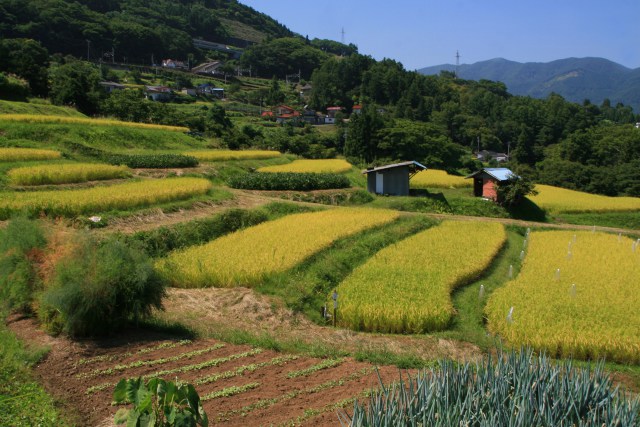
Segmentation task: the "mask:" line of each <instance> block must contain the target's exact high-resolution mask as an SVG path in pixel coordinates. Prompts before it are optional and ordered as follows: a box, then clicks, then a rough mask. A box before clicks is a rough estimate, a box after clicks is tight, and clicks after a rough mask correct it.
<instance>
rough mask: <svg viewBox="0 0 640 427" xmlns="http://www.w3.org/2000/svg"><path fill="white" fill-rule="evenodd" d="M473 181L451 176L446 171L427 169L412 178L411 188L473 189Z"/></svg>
mask: <svg viewBox="0 0 640 427" xmlns="http://www.w3.org/2000/svg"><path fill="white" fill-rule="evenodd" d="M472 186H473V181H472V180H469V179H464V177H463V176H455V175H449V174H448V173H447V172H446V171H443V170H437V169H427V170H423V171H421V172H418V173H417V174H416V175H415V176H414V177H413V178H411V188H421V189H426V188H467V187H469V188H470V187H472Z"/></svg>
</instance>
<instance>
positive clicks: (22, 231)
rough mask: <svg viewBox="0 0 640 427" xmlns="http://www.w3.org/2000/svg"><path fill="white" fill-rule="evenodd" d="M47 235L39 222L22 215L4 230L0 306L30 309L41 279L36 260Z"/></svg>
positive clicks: (1, 234)
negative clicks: (35, 266)
mask: <svg viewBox="0 0 640 427" xmlns="http://www.w3.org/2000/svg"><path fill="white" fill-rule="evenodd" d="M45 245H46V238H45V235H44V232H43V230H42V228H41V227H40V225H39V224H38V223H37V222H35V221H30V220H28V219H26V218H23V217H19V218H16V219H13V220H11V221H10V222H9V224H8V225H7V227H6V228H4V229H0V300H1V302H0V305H4V308H5V309H8V310H12V311H13V310H17V311H22V312H28V311H30V310H31V303H32V301H33V297H34V293H35V292H36V291H37V290H38V288H39V287H40V279H39V277H38V275H37V271H36V269H35V268H34V263H35V262H36V261H37V260H38V259H39V258H40V257H41V254H42V248H44V246H45Z"/></svg>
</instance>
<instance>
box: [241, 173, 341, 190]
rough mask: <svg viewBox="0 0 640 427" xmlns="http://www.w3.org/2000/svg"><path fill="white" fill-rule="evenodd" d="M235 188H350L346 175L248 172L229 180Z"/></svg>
mask: <svg viewBox="0 0 640 427" xmlns="http://www.w3.org/2000/svg"><path fill="white" fill-rule="evenodd" d="M229 185H230V186H231V187H233V188H241V189H244V190H294V191H310V190H329V189H334V188H348V187H350V186H351V184H350V183H349V179H348V178H347V177H346V176H344V175H339V174H333V173H292V172H270V173H260V172H256V173H248V174H244V175H236V176H234V177H232V178H231V179H230V180H229Z"/></svg>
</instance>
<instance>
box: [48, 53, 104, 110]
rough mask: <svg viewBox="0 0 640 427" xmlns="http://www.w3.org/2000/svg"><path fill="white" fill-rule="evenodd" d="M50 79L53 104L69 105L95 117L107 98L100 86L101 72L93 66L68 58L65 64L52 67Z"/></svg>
mask: <svg viewBox="0 0 640 427" xmlns="http://www.w3.org/2000/svg"><path fill="white" fill-rule="evenodd" d="M50 77H51V91H50V97H51V102H53V103H54V104H56V105H69V106H72V107H76V108H77V109H78V111H80V112H82V113H85V114H89V115H93V114H95V113H97V112H98V109H99V105H100V102H101V100H102V99H103V98H104V97H106V92H105V90H104V89H103V88H102V87H101V86H100V70H99V69H98V68H97V67H96V66H94V65H93V64H89V63H87V62H84V61H78V60H76V59H73V58H71V57H67V58H65V62H64V63H63V64H56V65H54V66H52V68H51V71H50Z"/></svg>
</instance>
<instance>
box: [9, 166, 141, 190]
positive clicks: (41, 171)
mask: <svg viewBox="0 0 640 427" xmlns="http://www.w3.org/2000/svg"><path fill="white" fill-rule="evenodd" d="M7 176H8V177H9V181H10V182H11V184H12V185H46V184H69V183H76V182H87V181H100V180H108V179H118V178H128V177H130V176H131V171H130V170H129V168H128V167H126V166H111V165H102V164H96V163H75V164H54V165H39V166H25V167H21V168H15V169H11V170H10V171H9V172H7Z"/></svg>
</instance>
